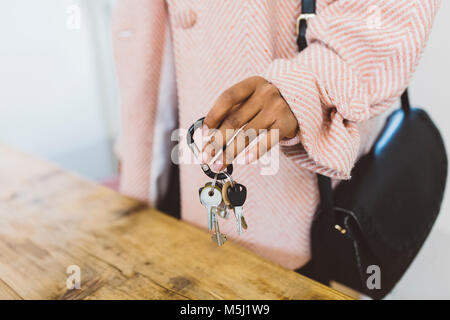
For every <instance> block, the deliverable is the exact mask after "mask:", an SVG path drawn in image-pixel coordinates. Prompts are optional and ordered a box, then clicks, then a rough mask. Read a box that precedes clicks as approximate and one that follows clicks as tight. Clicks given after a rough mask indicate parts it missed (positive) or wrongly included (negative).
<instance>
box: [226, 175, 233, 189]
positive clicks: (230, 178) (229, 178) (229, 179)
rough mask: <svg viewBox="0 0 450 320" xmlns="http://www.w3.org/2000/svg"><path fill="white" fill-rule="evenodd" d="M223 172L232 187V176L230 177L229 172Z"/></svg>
mask: <svg viewBox="0 0 450 320" xmlns="http://www.w3.org/2000/svg"><path fill="white" fill-rule="evenodd" d="M224 173H225V175H226V176H227V178H228V181H230V185H231V186H232V187H233V188H234V180H233V178H232V177H231V174H229V173H228V172H224Z"/></svg>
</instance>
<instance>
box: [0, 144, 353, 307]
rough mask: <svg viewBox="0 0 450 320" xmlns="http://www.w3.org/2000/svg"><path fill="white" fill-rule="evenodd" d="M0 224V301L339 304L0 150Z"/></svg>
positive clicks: (184, 227)
mask: <svg viewBox="0 0 450 320" xmlns="http://www.w3.org/2000/svg"><path fill="white" fill-rule="evenodd" d="M0 221H1V223H0V299H348V296H346V295H344V294H341V293H339V292H337V291H335V290H332V289H331V288H328V287H325V286H323V285H321V284H318V283H316V282H314V281H312V280H310V279H307V278H305V277H303V276H300V275H299V274H297V273H295V272H293V271H290V270H286V269H284V268H282V267H280V266H278V265H276V264H274V263H272V262H269V261H267V260H264V259H262V258H260V257H258V256H256V255H254V254H253V253H251V252H249V251H247V250H245V249H243V248H241V247H239V246H238V245H236V244H234V243H232V242H231V241H229V242H227V243H226V245H224V246H223V247H221V248H217V247H216V246H215V245H214V244H213V243H212V242H211V240H210V235H209V234H208V233H207V232H204V231H203V230H199V229H197V228H195V227H193V226H191V225H188V224H186V223H184V222H182V221H178V220H176V219H173V218H171V217H169V216H167V215H164V214H162V213H160V212H158V211H156V210H154V209H150V208H147V207H146V206H145V205H144V204H143V203H140V202H138V201H136V200H133V199H130V198H127V197H124V196H122V195H119V194H117V193H115V192H114V191H111V190H109V189H107V188H104V187H101V186H98V185H96V184H94V183H92V182H89V181H87V180H85V179H83V178H80V177H78V176H76V175H74V174H72V173H68V172H66V171H64V170H62V169H60V168H58V167H57V166H55V165H52V164H49V163H47V162H46V161H43V160H41V159H38V158H35V157H33V156H30V155H26V154H23V153H21V152H19V151H17V150H14V149H11V148H8V147H6V146H2V145H0ZM219 262H220V263H219ZM70 265H77V266H79V267H80V269H81V288H80V289H74V290H68V289H67V287H66V280H67V276H68V274H67V273H66V269H67V267H68V266H70Z"/></svg>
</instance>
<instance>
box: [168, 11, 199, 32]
mask: <svg viewBox="0 0 450 320" xmlns="http://www.w3.org/2000/svg"><path fill="white" fill-rule="evenodd" d="M174 22H175V27H177V28H182V29H189V28H192V27H193V26H194V25H195V23H196V22H197V14H196V13H195V12H194V11H193V10H191V9H188V10H183V11H178V12H176V13H175V15H174Z"/></svg>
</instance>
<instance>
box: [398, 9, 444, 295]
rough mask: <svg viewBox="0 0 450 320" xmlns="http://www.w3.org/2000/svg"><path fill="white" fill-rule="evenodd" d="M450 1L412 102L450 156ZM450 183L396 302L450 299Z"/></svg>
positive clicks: (438, 23) (418, 76) (415, 84)
mask: <svg viewBox="0 0 450 320" xmlns="http://www.w3.org/2000/svg"><path fill="white" fill-rule="evenodd" d="M449 39H450V1H448V0H443V1H442V6H441V9H440V11H439V13H438V15H437V18H436V20H435V25H434V28H433V32H432V34H431V37H430V41H429V43H428V47H427V48H426V51H425V54H424V56H423V58H422V60H421V63H420V65H419V68H418V70H417V72H416V73H415V75H414V79H413V81H412V83H411V85H410V88H411V98H412V103H413V104H414V105H416V106H422V107H424V108H425V109H426V110H427V111H428V112H429V113H430V115H431V116H432V118H433V120H434V121H435V122H436V124H437V125H438V127H439V129H440V131H441V134H442V135H443V138H444V142H445V143H446V147H447V151H448V155H449V157H450V125H449V121H450V59H449V58H450V41H449ZM449 246H450V182H449V181H448V182H447V190H446V195H445V198H444V203H443V205H442V209H441V213H440V216H439V218H438V220H437V223H436V225H435V227H434V229H433V231H432V232H431V234H430V237H429V238H428V240H427V242H426V243H425V245H424V247H423V248H422V250H421V252H420V253H419V255H418V257H417V258H416V260H415V261H414V262H413V264H412V266H411V268H410V269H409V270H408V272H407V273H406V274H405V276H404V278H403V279H402V280H401V282H400V283H399V284H398V286H397V287H396V288H395V289H394V292H393V294H392V295H391V298H393V299H406V298H411V299H421V298H427V299H433V298H434V299H450V274H449V272H448V271H449V270H450V254H449V253H450V251H449V250H448V248H449Z"/></svg>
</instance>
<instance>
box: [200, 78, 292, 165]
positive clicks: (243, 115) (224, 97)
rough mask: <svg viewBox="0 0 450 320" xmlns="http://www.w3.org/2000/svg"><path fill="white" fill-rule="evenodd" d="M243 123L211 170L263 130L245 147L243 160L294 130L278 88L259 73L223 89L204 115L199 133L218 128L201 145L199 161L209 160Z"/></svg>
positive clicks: (256, 156) (254, 157)
mask: <svg viewBox="0 0 450 320" xmlns="http://www.w3.org/2000/svg"><path fill="white" fill-rule="evenodd" d="M245 124H247V125H246V126H245V128H244V129H243V130H242V131H240V132H239V133H238V134H237V135H236V137H235V138H234V139H233V141H232V142H231V141H230V142H229V143H228V146H227V148H226V151H224V152H223V154H222V156H221V157H219V158H218V159H217V160H216V161H215V162H214V163H213V164H212V166H211V169H212V170H213V171H216V172H218V171H221V170H223V169H224V168H226V166H227V165H228V164H231V163H232V162H233V160H234V159H235V158H236V156H237V155H238V154H239V153H241V152H242V151H243V150H244V149H245V148H246V147H247V146H248V145H249V144H250V142H251V141H253V140H254V139H255V138H256V137H257V136H259V135H260V134H264V132H267V136H266V138H265V139H260V140H259V141H258V143H257V144H256V145H255V146H253V147H252V148H251V149H250V150H249V152H248V154H247V156H246V158H245V159H246V163H251V162H253V161H255V160H257V159H259V158H260V157H261V156H262V155H263V154H264V153H265V152H267V151H268V150H270V148H272V147H273V146H274V145H276V144H277V143H278V142H279V141H280V140H281V139H284V138H293V137H294V136H295V135H296V133H297V130H298V122H297V119H296V118H295V116H294V114H293V113H292V111H291V109H290V107H289V105H288V104H287V102H286V101H285V100H284V99H283V97H282V96H281V94H280V92H279V91H278V89H277V88H276V87H275V86H274V85H273V84H271V83H270V82H268V81H267V80H266V79H264V78H262V77H258V76H255V77H251V78H248V79H246V80H244V81H242V82H239V83H238V84H236V85H234V86H232V87H231V88H229V89H227V90H226V91H224V92H223V93H222V94H221V95H220V97H219V99H218V100H217V102H216V104H215V105H214V106H213V108H212V109H211V110H210V111H209V113H208V115H207V116H206V118H205V122H204V126H203V130H202V131H203V135H204V136H206V135H209V133H210V131H209V130H212V129H218V130H215V133H214V134H213V135H212V137H211V139H210V140H209V142H208V143H206V144H205V146H204V148H203V153H202V161H203V163H207V164H209V162H210V161H211V160H212V159H213V158H214V157H215V155H216V154H219V152H220V151H221V150H223V147H224V146H225V145H226V144H227V141H228V140H229V139H231V137H232V136H233V135H234V133H236V130H238V129H240V128H241V127H243V126H244V125H245ZM275 130H277V131H275Z"/></svg>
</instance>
